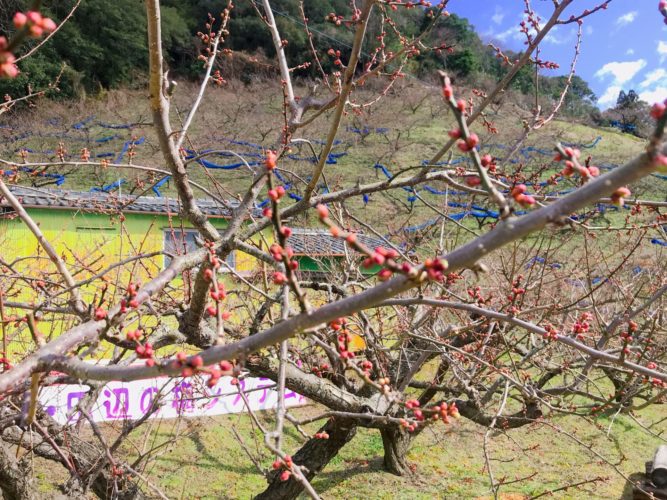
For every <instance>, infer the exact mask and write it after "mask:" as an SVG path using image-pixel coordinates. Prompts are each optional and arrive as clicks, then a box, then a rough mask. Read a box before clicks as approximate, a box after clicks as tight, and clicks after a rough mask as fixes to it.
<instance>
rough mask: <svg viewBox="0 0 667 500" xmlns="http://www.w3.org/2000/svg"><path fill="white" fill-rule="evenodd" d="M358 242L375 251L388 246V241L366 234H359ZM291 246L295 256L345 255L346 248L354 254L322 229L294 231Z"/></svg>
mask: <svg viewBox="0 0 667 500" xmlns="http://www.w3.org/2000/svg"><path fill="white" fill-rule="evenodd" d="M357 241H358V242H359V243H362V244H363V245H366V246H367V247H369V248H371V249H374V248H376V247H379V246H384V247H386V246H388V245H387V242H386V241H383V240H382V239H380V238H378V237H375V236H368V235H365V234H361V233H357ZM288 244H289V246H290V247H291V248H292V249H293V250H294V254H295V255H308V256H311V257H315V256H324V255H330V256H336V255H345V247H346V246H347V248H348V251H351V252H354V250H352V249H350V247H349V245H347V243H345V240H344V239H342V238H335V237H333V236H331V234H330V233H329V232H328V231H324V230H321V229H298V228H293V229H292V236H290V237H289V240H288Z"/></svg>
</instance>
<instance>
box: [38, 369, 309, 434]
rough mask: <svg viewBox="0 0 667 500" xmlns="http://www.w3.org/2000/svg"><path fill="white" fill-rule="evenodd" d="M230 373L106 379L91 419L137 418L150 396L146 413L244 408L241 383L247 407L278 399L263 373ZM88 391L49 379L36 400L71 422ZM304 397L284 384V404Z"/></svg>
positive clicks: (206, 413) (184, 413)
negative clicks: (213, 377)
mask: <svg viewBox="0 0 667 500" xmlns="http://www.w3.org/2000/svg"><path fill="white" fill-rule="evenodd" d="M233 380H234V379H233V378H232V377H222V378H221V379H220V381H219V382H218V383H217V384H216V385H215V386H214V387H212V388H209V387H207V386H206V378H203V377H199V376H194V377H187V378H183V377H177V378H167V377H160V378H154V379H148V380H135V381H133V382H109V383H108V384H107V385H105V386H104V388H102V390H101V391H100V393H99V396H98V398H97V401H96V403H95V404H94V405H93V407H92V409H91V416H92V418H93V420H94V421H96V422H104V421H109V420H121V419H129V420H137V419H139V418H141V417H143V416H144V415H145V414H146V413H148V412H149V411H150V409H151V408H152V405H153V401H154V400H155V398H158V403H157V404H158V410H157V411H155V412H154V413H153V414H152V415H151V416H150V417H149V418H176V417H179V416H188V417H205V416H212V415H223V414H226V413H241V412H244V411H248V409H247V408H246V404H245V403H244V401H243V398H242V397H241V396H240V395H239V389H241V390H242V391H243V392H244V393H245V394H246V397H247V399H248V405H249V406H250V409H251V410H253V411H255V410H270V409H274V408H276V407H277V405H278V391H277V390H276V389H275V383H274V382H273V381H272V380H269V379H267V378H243V379H240V380H238V381H237V385H234V384H232V381H233ZM88 391H89V387H88V386H86V385H73V384H66V385H65V384H63V385H53V386H49V387H43V388H41V389H40V392H39V402H40V403H41V404H42V407H43V408H44V409H45V411H46V412H47V413H48V414H49V415H51V416H52V417H53V418H54V419H55V420H56V421H57V422H58V423H60V424H66V423H72V422H75V421H76V420H78V419H79V417H80V415H79V413H78V412H77V413H75V408H76V406H77V404H78V402H79V401H80V400H81V399H82V398H83V397H84V396H85V395H86V393H87V392H88ZM305 403H306V398H304V397H303V396H301V395H299V394H297V393H295V392H292V391H290V390H287V389H286V390H285V406H298V405H303V404H305Z"/></svg>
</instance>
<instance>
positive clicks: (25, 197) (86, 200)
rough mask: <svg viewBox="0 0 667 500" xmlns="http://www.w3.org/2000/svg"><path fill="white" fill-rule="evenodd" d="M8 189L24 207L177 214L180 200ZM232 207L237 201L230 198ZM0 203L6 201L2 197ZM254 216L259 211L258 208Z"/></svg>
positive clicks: (207, 207)
mask: <svg viewBox="0 0 667 500" xmlns="http://www.w3.org/2000/svg"><path fill="white" fill-rule="evenodd" d="M9 189H10V191H11V192H12V193H13V194H14V196H16V197H17V198H18V199H19V201H21V203H22V204H23V206H24V207H26V208H45V207H48V208H55V209H64V210H84V211H88V212H104V213H106V212H120V211H122V212H125V213H131V212H134V213H148V214H167V213H171V214H178V213H179V212H180V209H181V203H180V201H179V200H178V199H175V198H157V197H154V196H132V195H118V194H115V193H99V192H90V191H70V190H66V189H45V188H30V187H25V186H9ZM197 205H198V206H199V208H200V209H201V210H202V212H204V214H206V215H208V216H210V217H230V216H231V209H230V208H228V207H225V206H224V205H223V204H222V203H220V202H219V201H216V200H213V199H210V198H201V199H198V200H197ZM229 205H230V206H231V207H235V206H236V205H237V203H236V202H230V203H229ZM0 206H3V207H6V206H8V203H7V201H6V200H2V202H1V203H0ZM256 215H257V216H261V212H260V211H259V210H258V211H257V214H256Z"/></svg>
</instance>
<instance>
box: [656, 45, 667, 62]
mask: <svg viewBox="0 0 667 500" xmlns="http://www.w3.org/2000/svg"><path fill="white" fill-rule="evenodd" d="M658 54H660V62H662V61H664V60H665V58H667V42H663V41H662V40H660V41H659V42H658Z"/></svg>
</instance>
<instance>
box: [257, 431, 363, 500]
mask: <svg viewBox="0 0 667 500" xmlns="http://www.w3.org/2000/svg"><path fill="white" fill-rule="evenodd" d="M320 432H326V433H327V434H329V439H316V438H311V439H309V440H308V441H307V442H306V443H305V444H304V445H303V446H302V447H301V448H300V449H299V451H298V452H296V454H295V455H294V456H293V457H292V460H293V461H294V463H295V464H297V465H302V466H306V467H308V470H307V471H306V470H304V474H305V476H306V478H308V480H309V481H310V480H311V479H312V478H313V477H315V475H316V474H318V473H319V472H320V471H321V470H322V469H324V467H326V465H327V464H328V463H329V462H330V461H331V460H332V459H333V458H334V457H335V456H336V455H337V454H338V452H339V451H340V450H341V448H343V446H345V445H346V444H347V443H349V442H350V441H351V440H352V438H353V437H354V436H355V434H356V433H357V427H356V425H355V424H354V423H352V422H350V421H347V420H341V419H333V418H332V419H330V420H329V421H328V422H327V423H326V424H325V425H324V427H322V428H321V429H320ZM269 481H270V482H269V486H268V487H267V488H266V490H264V491H263V492H262V493H260V494H259V495H257V496H256V497H255V500H288V499H293V498H296V497H298V496H299V494H300V493H301V492H302V491H303V485H302V484H301V483H300V482H299V481H297V480H296V479H294V478H293V477H290V478H289V479H288V480H287V481H281V480H280V474H279V473H273V474H272V475H271V477H270V480H269Z"/></svg>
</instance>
